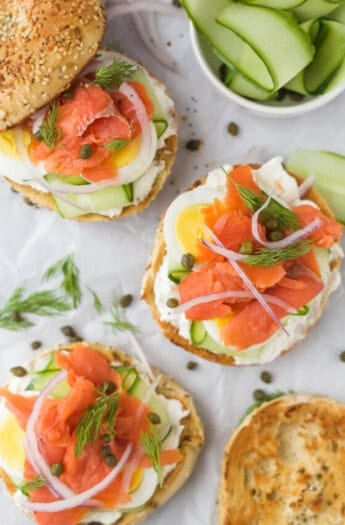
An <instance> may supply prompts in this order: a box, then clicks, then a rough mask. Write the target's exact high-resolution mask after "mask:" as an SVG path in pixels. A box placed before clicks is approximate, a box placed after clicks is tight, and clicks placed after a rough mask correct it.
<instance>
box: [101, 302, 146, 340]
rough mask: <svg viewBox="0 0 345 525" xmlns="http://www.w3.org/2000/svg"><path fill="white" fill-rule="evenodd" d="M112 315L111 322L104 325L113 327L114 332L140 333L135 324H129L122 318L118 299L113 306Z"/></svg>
mask: <svg viewBox="0 0 345 525" xmlns="http://www.w3.org/2000/svg"><path fill="white" fill-rule="evenodd" d="M110 313H111V316H112V319H111V321H105V323H104V324H105V325H108V326H111V327H112V329H113V330H114V331H116V330H120V331H125V330H129V331H130V332H137V331H138V328H137V327H136V326H135V325H134V324H132V323H129V322H128V321H124V320H123V319H122V318H121V314H120V304H119V300H118V299H117V298H115V299H114V300H113V305H112V308H111V311H110Z"/></svg>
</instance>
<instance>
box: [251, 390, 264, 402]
mask: <svg viewBox="0 0 345 525" xmlns="http://www.w3.org/2000/svg"><path fill="white" fill-rule="evenodd" d="M253 398H254V399H256V401H264V400H265V399H266V392H265V391H264V390H261V388H257V389H256V390H254V392H253Z"/></svg>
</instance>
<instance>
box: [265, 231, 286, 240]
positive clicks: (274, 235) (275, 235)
mask: <svg viewBox="0 0 345 525" xmlns="http://www.w3.org/2000/svg"><path fill="white" fill-rule="evenodd" d="M267 237H268V238H269V240H270V241H281V240H282V239H284V234H283V233H282V232H279V231H277V230H273V231H271V232H269V233H268V234H267Z"/></svg>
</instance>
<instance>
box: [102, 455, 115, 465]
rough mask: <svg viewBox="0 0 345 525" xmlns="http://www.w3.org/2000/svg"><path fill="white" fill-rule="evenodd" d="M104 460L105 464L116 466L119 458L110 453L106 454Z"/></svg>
mask: <svg viewBox="0 0 345 525" xmlns="http://www.w3.org/2000/svg"><path fill="white" fill-rule="evenodd" d="M104 461H105V464H106V465H108V467H115V465H116V463H117V459H116V457H115V456H114V454H108V455H107V456H105V458H104Z"/></svg>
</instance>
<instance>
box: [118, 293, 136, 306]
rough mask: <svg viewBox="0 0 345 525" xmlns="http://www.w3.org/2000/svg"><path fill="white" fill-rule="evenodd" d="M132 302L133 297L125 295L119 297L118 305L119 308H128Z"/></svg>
mask: <svg viewBox="0 0 345 525" xmlns="http://www.w3.org/2000/svg"><path fill="white" fill-rule="evenodd" d="M132 301H133V295H131V294H126V295H123V296H122V297H120V299H119V305H120V306H121V308H127V306H129V305H130V304H131V303H132Z"/></svg>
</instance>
